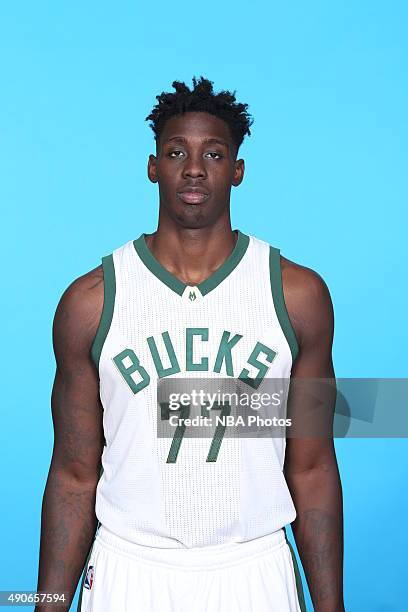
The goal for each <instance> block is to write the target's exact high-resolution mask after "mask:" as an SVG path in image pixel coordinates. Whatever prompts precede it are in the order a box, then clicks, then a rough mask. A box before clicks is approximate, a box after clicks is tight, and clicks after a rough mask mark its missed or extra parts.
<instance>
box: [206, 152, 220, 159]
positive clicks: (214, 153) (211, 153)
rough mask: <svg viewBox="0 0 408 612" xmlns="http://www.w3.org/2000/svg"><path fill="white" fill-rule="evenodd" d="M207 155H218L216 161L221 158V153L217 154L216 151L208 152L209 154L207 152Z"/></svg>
mask: <svg viewBox="0 0 408 612" xmlns="http://www.w3.org/2000/svg"><path fill="white" fill-rule="evenodd" d="M208 155H218V158H217V159H221V158H222V155H221V153H217V152H216V151H209V152H208ZM212 159H216V158H215V157H213V158H212Z"/></svg>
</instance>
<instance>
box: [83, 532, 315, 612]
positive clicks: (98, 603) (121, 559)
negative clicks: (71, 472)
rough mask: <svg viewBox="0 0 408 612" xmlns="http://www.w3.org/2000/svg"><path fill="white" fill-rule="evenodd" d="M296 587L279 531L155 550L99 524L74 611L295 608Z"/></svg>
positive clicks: (265, 611)
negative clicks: (226, 541) (202, 545)
mask: <svg viewBox="0 0 408 612" xmlns="http://www.w3.org/2000/svg"><path fill="white" fill-rule="evenodd" d="M295 563H296V561H295ZM299 586H300V585H299V577H298V575H297V567H296V575H295V567H294V563H293V553H292V551H291V549H290V548H289V546H288V542H287V540H286V534H285V531H284V529H281V530H279V531H277V532H275V533H272V534H269V535H267V536H264V537H262V538H257V539H256V540H251V541H249V542H244V543H236V542H233V543H231V544H226V545H217V546H210V547H205V548H192V549H170V548H166V549H162V548H150V547H147V546H141V545H139V544H135V543H133V542H129V541H127V540H124V539H123V538H120V537H118V536H117V535H115V534H114V533H112V532H111V531H109V530H108V529H106V528H105V527H103V526H102V525H101V526H100V528H99V531H98V532H97V534H96V537H95V540H94V543H93V546H92V548H91V551H90V555H89V558H88V560H87V563H86V565H85V568H84V575H83V579H82V588H81V594H80V601H79V604H78V611H80V612H116V611H120V612H130V611H132V612H139V611H140V612H142V611H143V612H230V611H231V610H234V612H249V611H256V612H301V610H303V609H304V607H303V606H304V604H303V593H302V592H298V589H299ZM300 602H301V603H300Z"/></svg>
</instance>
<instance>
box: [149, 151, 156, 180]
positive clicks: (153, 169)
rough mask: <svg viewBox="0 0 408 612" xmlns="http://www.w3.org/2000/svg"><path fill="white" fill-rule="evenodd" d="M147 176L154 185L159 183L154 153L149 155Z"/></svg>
mask: <svg viewBox="0 0 408 612" xmlns="http://www.w3.org/2000/svg"><path fill="white" fill-rule="evenodd" d="M147 176H148V177H149V180H150V181H151V182H152V183H157V181H158V178H157V158H156V157H155V155H153V154H152V153H151V154H150V155H149V160H148V162H147Z"/></svg>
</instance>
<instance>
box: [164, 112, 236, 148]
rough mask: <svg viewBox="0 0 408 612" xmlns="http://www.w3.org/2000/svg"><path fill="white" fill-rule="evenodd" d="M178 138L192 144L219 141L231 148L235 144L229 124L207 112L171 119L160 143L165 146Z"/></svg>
mask: <svg viewBox="0 0 408 612" xmlns="http://www.w3.org/2000/svg"><path fill="white" fill-rule="evenodd" d="M177 136H180V137H182V138H184V139H185V140H186V141H191V142H194V141H196V142H197V141H202V140H207V139H219V140H221V141H225V142H226V143H227V144H228V145H230V146H231V145H232V144H233V142H232V138H231V133H230V129H229V126H228V124H227V123H226V122H225V121H223V120H222V119H220V118H219V117H215V115H211V114H210V113H206V112H187V113H183V114H182V115H175V116H174V117H170V119H168V120H167V121H166V123H165V125H164V128H163V131H162V133H161V135H160V141H161V143H162V144H164V143H165V142H166V141H167V140H169V139H170V138H175V137H177Z"/></svg>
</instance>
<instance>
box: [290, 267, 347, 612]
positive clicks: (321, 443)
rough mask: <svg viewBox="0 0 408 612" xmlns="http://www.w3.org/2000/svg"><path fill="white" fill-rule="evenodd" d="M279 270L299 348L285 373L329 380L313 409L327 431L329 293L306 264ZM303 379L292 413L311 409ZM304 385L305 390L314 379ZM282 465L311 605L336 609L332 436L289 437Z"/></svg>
mask: <svg viewBox="0 0 408 612" xmlns="http://www.w3.org/2000/svg"><path fill="white" fill-rule="evenodd" d="M282 275H283V279H284V280H283V284H284V293H285V301H286V304H287V308H288V312H289V316H290V318H291V321H292V323H293V326H294V329H295V333H296V335H297V338H298V343H299V349H300V350H299V354H298V357H297V359H296V361H295V362H294V365H293V368H292V375H291V377H292V378H293V379H320V378H324V379H329V381H331V382H332V385H331V389H332V392H331V393H330V392H329V393H328V394H326V395H325V396H324V405H323V409H322V408H321V407H320V409H319V410H318V411H317V413H318V414H319V419H323V420H326V423H325V431H326V432H327V433H331V428H332V423H333V416H334V406H335V398H336V393H335V379H334V369H333V363H332V342H333V330H334V316H333V307H332V302H331V298H330V294H329V291H328V288H327V286H326V284H325V283H324V281H323V280H322V278H321V277H320V276H319V275H318V274H316V273H315V272H313V271H312V270H309V269H307V268H303V267H300V266H288V267H287V268H286V270H285V268H283V270H282ZM304 382H305V381H299V380H296V381H294V389H295V391H294V395H292V397H291V396H290V400H289V404H288V409H289V410H292V411H293V412H294V413H295V414H296V413H298V414H301V413H302V411H303V412H304V411H305V410H308V408H310V414H313V412H314V408H315V407H314V406H313V405H309V406H307V401H306V399H305V394H304V393H303V392H302V384H304ZM297 383H299V386H297ZM307 384H309V385H310V386H309V389H310V388H311V387H312V385H313V384H314V383H310V382H308V383H306V385H307ZM303 389H304V387H303ZM313 389H314V387H313ZM297 390H298V392H297ZM333 391H334V392H333ZM309 401H313V400H309ZM312 433H313V432H312ZM284 470H285V476H286V480H287V483H288V486H289V489H290V491H291V494H292V497H293V500H294V504H295V507H296V511H297V518H296V520H295V521H294V523H293V524H292V528H293V534H294V537H295V540H296V545H297V548H298V551H299V555H300V558H301V560H302V564H303V567H304V570H305V575H306V579H307V582H308V585H309V589H310V594H311V597H312V601H313V605H314V610H315V611H316V612H342V611H343V610H344V603H343V514H342V506H343V503H342V490H341V483H340V477H339V472H338V467H337V461H336V455H335V450H334V444H333V439H332V438H331V437H330V435H326V436H325V435H322V433H321V432H320V435H317V432H316V435H311V436H310V437H308V438H305V437H298V438H289V439H288V440H287V448H286V457H285V467H284Z"/></svg>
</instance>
